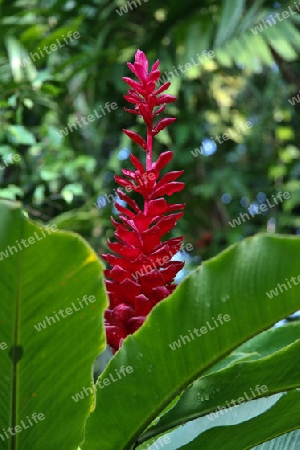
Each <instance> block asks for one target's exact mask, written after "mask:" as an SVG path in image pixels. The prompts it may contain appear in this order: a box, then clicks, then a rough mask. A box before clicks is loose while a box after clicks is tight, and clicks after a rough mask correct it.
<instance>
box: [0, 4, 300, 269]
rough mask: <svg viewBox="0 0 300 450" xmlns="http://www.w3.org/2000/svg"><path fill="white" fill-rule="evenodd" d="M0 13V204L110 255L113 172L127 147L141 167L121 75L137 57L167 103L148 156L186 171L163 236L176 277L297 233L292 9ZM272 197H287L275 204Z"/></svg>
mask: <svg viewBox="0 0 300 450" xmlns="http://www.w3.org/2000/svg"><path fill="white" fill-rule="evenodd" d="M0 11H1V32H0V40H1V47H0V49H1V53H0V60H1V64H0V83H1V93H0V120H1V127H0V167H1V169H0V197H1V198H8V199H16V200H19V201H21V202H22V203H23V205H24V208H25V210H26V212H27V214H28V216H29V217H31V218H32V219H34V220H35V221H38V222H40V223H45V222H47V223H49V222H50V223H53V224H56V225H57V226H58V227H59V228H64V229H67V230H72V231H75V232H78V233H80V234H81V235H82V236H84V237H85V238H86V239H87V240H88V241H89V242H90V244H91V245H92V246H93V248H94V249H95V250H96V252H97V253H98V254H99V253H101V252H105V251H106V250H107V248H106V239H107V238H108V237H110V238H111V237H112V235H113V226H112V224H111V222H110V216H111V215H112V214H114V215H116V211H115V209H114V207H113V201H112V196H115V189H116V187H117V185H116V184H115V182H114V174H121V168H122V167H125V168H132V167H131V164H130V161H129V159H128V158H129V154H130V152H131V151H133V153H135V154H136V155H138V156H140V157H141V158H144V155H143V154H142V151H141V150H140V149H139V148H138V147H137V146H136V145H132V142H131V141H130V140H129V139H128V138H127V137H126V136H125V135H123V133H122V128H129V129H132V130H135V131H138V132H141V133H142V134H144V128H143V126H142V123H141V122H139V121H136V116H133V115H131V114H128V113H126V112H125V111H124V109H123V108H124V106H128V104H127V102H126V101H125V100H124V99H123V95H124V94H126V92H127V86H126V84H125V83H124V82H123V81H122V79H121V77H122V76H130V72H129V69H128V68H127V65H126V62H127V61H133V58H134V54H135V52H136V50H137V49H138V48H140V49H141V50H143V51H144V52H145V53H146V54H147V57H148V59H149V60H150V61H151V63H154V62H155V61H156V60H157V59H160V61H161V66H160V68H161V71H162V76H163V77H165V78H164V81H168V80H170V81H171V82H172V86H171V88H170V89H169V91H168V93H170V94H173V95H176V96H177V101H176V103H173V104H171V105H168V107H167V110H166V116H168V117H169V116H176V117H177V121H176V122H175V123H174V124H173V125H172V126H170V127H168V129H166V130H164V131H163V132H162V133H160V134H159V135H158V137H157V139H156V144H155V147H154V149H155V156H156V157H157V155H158V154H159V153H160V152H162V151H166V150H168V149H171V150H173V151H174V158H173V161H172V163H171V165H170V166H169V168H168V169H169V170H170V169H173V170H181V169H184V170H185V173H184V175H183V176H182V177H181V181H184V182H185V183H186V188H185V189H184V191H183V192H182V193H180V194H176V195H175V196H174V197H173V200H174V202H183V203H186V210H185V216H184V217H183V218H182V219H181V220H180V222H179V223H178V224H177V227H176V230H175V232H174V236H179V235H184V243H185V245H188V244H190V246H189V247H188V249H191V246H192V250H188V251H186V252H185V253H183V254H182V255H181V257H183V258H184V259H186V261H187V264H186V267H185V272H184V274H186V273H188V272H189V271H190V270H192V269H193V268H194V267H196V266H197V265H198V264H199V263H201V261H203V260H205V259H207V258H210V257H212V256H214V255H216V254H217V253H219V252H220V251H221V250H223V249H224V248H226V247H228V246H229V245H231V244H233V243H235V242H237V241H240V240H241V239H243V238H245V237H247V236H250V235H253V234H254V233H257V232H268V233H287V234H292V235H296V234H299V233H300V215H299V213H300V162H299V155H300V151H299V137H300V126H299V118H300V95H299V92H300V63H299V51H300V2H298V1H296V2H295V1H292V2H277V1H275V2H274V1H268V0H251V1H246V0H238V1H236V2H234V1H232V0H223V1H216V0H202V1H196V0H185V1H183V2H181V1H174V0H172V1H171V0H167V1H164V2H161V1H157V0H148V1H146V0H135V1H125V0H107V1H106V0H105V1H104V0H86V1H84V0H44V1H38V0H17V1H14V0H2V1H1V0H0ZM298 95H299V98H298ZM105 105H106V106H105ZM113 105H117V107H116V106H113ZM100 115H101V117H98V116H100ZM92 117H93V119H92ZM197 149H198V150H197ZM278 192H289V194H290V196H289V198H287V199H283V201H278V202H277V204H276V203H274V198H275V199H276V198H277V194H278ZM106 195H107V197H105V196H106ZM267 200H268V201H269V203H268V202H267ZM263 203H264V204H266V205H267V207H266V208H264V209H265V210H264V212H262V213H261V214H253V215H250V213H249V208H250V211H254V212H255V208H257V207H258V206H259V205H261V204H263ZM253 208H254V209H253ZM244 213H247V214H248V216H249V219H247V217H246V216H243V217H244V219H241V216H240V214H244ZM238 218H240V219H239V223H237V222H233V219H238ZM230 222H231V224H230Z"/></svg>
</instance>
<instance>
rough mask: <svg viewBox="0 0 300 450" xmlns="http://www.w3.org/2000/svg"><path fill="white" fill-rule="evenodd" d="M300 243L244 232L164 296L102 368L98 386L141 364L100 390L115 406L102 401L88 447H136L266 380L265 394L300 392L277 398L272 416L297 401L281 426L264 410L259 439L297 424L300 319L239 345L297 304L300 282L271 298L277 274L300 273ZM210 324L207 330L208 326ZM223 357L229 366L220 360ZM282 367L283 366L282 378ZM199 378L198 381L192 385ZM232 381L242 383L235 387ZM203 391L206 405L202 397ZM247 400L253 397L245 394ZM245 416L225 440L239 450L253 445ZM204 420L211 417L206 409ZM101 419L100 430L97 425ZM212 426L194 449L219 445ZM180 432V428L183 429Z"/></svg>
mask: <svg viewBox="0 0 300 450" xmlns="http://www.w3.org/2000/svg"><path fill="white" fill-rule="evenodd" d="M299 245H300V242H299V240H298V239H297V238H284V237H270V236H256V237H254V238H251V239H249V240H245V241H243V242H242V243H241V244H239V245H237V246H234V247H232V248H230V249H228V250H227V251H226V252H223V253H222V254H220V255H219V256H218V257H215V258H213V259H212V260H210V261H209V262H206V263H204V264H203V265H202V266H201V267H200V268H199V269H197V270H196V271H195V272H194V273H193V274H192V275H190V276H189V277H187V278H186V279H185V280H184V281H183V282H182V283H181V284H180V286H179V287H178V288H177V290H176V291H175V292H174V294H173V295H171V296H170V297H169V298H168V299H167V300H165V301H164V302H162V303H160V304H158V305H157V306H156V307H155V308H154V310H153V311H152V313H151V314H150V316H149V318H148V319H147V321H146V322H145V324H144V325H143V327H142V328H141V329H140V330H139V331H138V332H136V333H135V335H134V336H133V337H132V336H129V337H128V338H127V339H126V341H125V342H124V344H123V346H122V348H121V349H120V351H119V352H118V353H117V354H116V355H115V357H114V358H113V359H112V360H111V361H110V363H109V365H108V366H107V368H106V369H105V371H104V372H103V374H102V375H101V377H100V379H99V381H98V384H99V383H100V385H99V386H101V382H103V380H104V379H105V378H107V377H109V376H110V374H114V373H115V372H118V371H119V370H120V368H121V367H122V366H125V367H127V366H131V367H132V368H133V372H132V373H131V374H129V375H127V376H126V379H125V378H124V380H122V382H118V383H117V382H116V383H113V384H110V385H109V386H107V387H105V388H102V387H100V388H99V389H98V390H97V405H106V404H108V403H109V402H111V401H113V405H114V414H113V415H110V414H107V411H106V409H105V408H104V409H103V408H101V406H100V408H96V410H95V412H94V413H93V414H92V415H91V416H90V418H89V420H88V421H87V428H86V442H85V443H84V445H83V446H82V448H83V450H85V449H87V450H94V449H97V448H99V446H100V447H101V448H102V449H107V450H109V449H113V448H123V449H124V450H125V449H131V448H132V445H133V444H134V442H135V441H136V440H138V442H143V441H144V440H146V439H148V438H149V437H153V436H156V435H158V434H159V433H161V432H162V431H164V432H166V431H168V430H169V429H172V428H174V426H177V425H179V424H181V423H185V422H186V421H189V420H191V419H193V418H195V417H199V416H202V415H204V414H205V415H206V414H208V413H210V412H212V411H214V410H215V409H216V408H217V406H218V405H220V406H223V405H224V406H225V407H226V406H227V405H226V400H228V401H230V399H232V398H233V399H238V398H239V397H241V396H244V394H243V392H245V391H246V392H248V393H249V392H250V389H251V388H253V389H254V388H255V386H256V385H257V384H260V385H266V386H267V389H269V392H268V393H267V395H272V394H276V393H278V392H284V391H286V390H292V392H291V394H289V395H288V396H286V397H282V400H280V401H279V402H278V406H277V404H276V406H274V408H275V410H274V413H273V412H271V413H270V414H271V418H272V417H273V416H274V414H275V412H276V411H277V408H278V409H279V411H288V407H287V405H288V404H289V402H291V401H292V402H295V409H293V410H292V411H291V412H290V413H287V415H286V422H285V421H282V423H281V421H279V424H278V427H274V429H273V430H268V428H267V427H266V423H267V422H268V420H270V419H269V416H268V415H267V416H266V418H265V416H264V411H261V418H257V419H256V420H255V426H256V427H257V426H258V427H259V429H261V430H262V434H261V435H260V433H259V432H258V433H256V434H255V433H254V435H255V436H254V437H253V439H254V440H252V441H251V444H252V446H254V445H257V444H259V443H261V442H263V441H264V440H266V439H271V438H273V437H275V436H277V435H278V434H283V433H286V432H288V431H291V430H293V429H295V428H298V427H299V426H300V422H299V414H298V409H299V399H298V397H299V393H298V392H297V391H295V390H294V389H295V388H299V387H300V377H299V362H298V360H297V357H296V355H297V354H298V353H299V344H300V343H299V339H298V337H299V325H297V324H296V325H288V326H287V328H286V329H284V330H283V331H282V330H276V331H269V332H266V333H264V334H263V335H261V336H258V337H257V338H255V339H253V340H252V341H250V342H249V343H247V344H244V345H243V346H242V347H239V346H240V345H241V344H242V343H243V342H245V341H247V340H249V339H250V338H251V337H252V336H254V335H256V334H258V333H260V332H262V331H263V330H265V329H267V328H269V327H271V326H272V325H273V324H274V323H275V322H277V321H278V320H279V319H280V318H283V317H285V316H287V315H289V314H291V313H293V312H295V311H296V310H297V308H299V286H298V287H297V286H296V287H292V288H291V289H289V290H288V291H284V292H283V293H281V294H280V295H279V296H274V297H273V298H272V299H270V298H268V296H267V295H266V292H269V291H270V290H271V289H272V288H273V287H274V286H275V283H276V281H277V280H285V278H287V277H288V278H290V277H291V276H298V274H299V272H300V265H299V261H298V257H297V248H298V247H299ZM263 255H265V256H263ZM266 255H267V256H266ZM282 258H284V260H285V261H286V264H285V265H284V266H283V265H282V264H281V259H282ZM216 280H217V282H216ZM226 315H227V319H228V317H229V320H227V322H226V318H225V316H226ZM218 316H221V317H223V318H224V320H223V323H222V324H221V323H220V322H216V321H214V318H217V317H218ZM202 326H204V327H206V330H203V331H202V330H201V327H202ZM289 327H290V328H289ZM195 328H196V329H197V330H198V332H199V329H200V336H198V335H195V332H194V329H195ZM193 333H194V334H193ZM191 334H192V336H191ZM271 339H272V344H271V345H270V341H271ZM236 348H238V349H237V350H236V353H234V354H233V355H232V356H231V357H230V360H229V362H228V361H227V362H226V359H225V362H223V361H222V360H223V358H224V357H226V355H227V354H228V353H230V352H232V351H233V350H234V349H236ZM258 351H259V352H260V354H261V357H256V358H255V357H254V355H252V354H253V353H256V352H258ZM240 353H242V359H241V362H240V360H239V359H237V360H235V361H234V364H233V359H232V358H233V357H234V356H235V355H236V354H240ZM260 354H259V355H258V356H260ZM251 359H252V360H253V361H251ZM219 361H221V365H222V366H223V367H224V368H222V367H221V368H220V366H219V367H218V366H217V367H215V368H214V367H212V366H214V365H215V364H216V363H218V362H219ZM281 363H282V365H281ZM210 367H212V369H211V370H210V371H209V374H208V375H207V374H206V373H207V371H208V369H210ZM274 367H276V370H277V374H276V376H275V377H274V373H273V368H274ZM199 377H201V378H199ZM196 379H198V382H196V383H195V384H194V385H193V386H191V383H192V382H193V381H194V380H196ZM233 380H236V381H235V383H234V384H233V385H232V384H231V383H232V381H233ZM258 380H260V381H258ZM137 387H138V389H137ZM184 389H187V391H185V392H184V394H183V396H182V397H181V399H180V400H179V402H178V403H177V404H176V405H175V406H173V409H171V410H170V411H169V412H167V414H166V415H165V416H162V418H161V420H160V421H159V422H158V424H156V425H154V426H153V427H152V428H150V429H149V428H148V427H149V425H151V422H152V421H153V420H154V419H155V418H156V417H157V416H158V415H159V414H160V413H161V411H162V410H163V409H164V408H165V407H167V405H168V404H169V403H170V402H171V401H173V400H174V399H176V397H177V395H178V394H180V393H181V392H182V391H183V390H184ZM199 389H201V393H200V392H199ZM262 395H263V394H262ZM259 396H260V395H257V397H259ZM203 398H204V400H205V405H204V404H203V403H201V402H202V401H203ZM253 398H254V397H253V395H252V396H251V399H253ZM271 398H272V397H271ZM248 400H249V398H248V399H247V398H246V400H245V401H248ZM252 403H253V402H252ZM262 404H264V401H262ZM251 407H253V406H251V405H250V406H249V408H251ZM169 408H170V407H168V409H169ZM239 408H243V406H239ZM129 411H130V414H129V413H128V412H129ZM242 417H243V416H242ZM246 417H247V415H246V416H245V417H244V419H243V426H241V431H239V430H237V432H236V434H235V431H234V430H235V428H234V427H232V428H230V427H228V433H227V431H226V433H227V434H228V435H230V433H231V436H233V437H232V438H231V439H229V438H228V437H226V439H225V440H226V441H228V445H232V446H233V448H239V449H244V448H245V449H246V448H249V447H247V445H248V441H247V440H245V441H242V442H241V437H240V435H241V434H245V427H247V422H246V423H244V421H246V420H247V419H246ZM287 419H289V420H287ZM205 420H206V422H207V417H206V419H205ZM114 423H118V432H115V433H111V429H112V427H113V426H114ZM100 424H101V435H99V433H98V429H99V425H100ZM161 424H162V427H160V425H161ZM191 426H192V425H191ZM288 426H289V427H290V428H288ZM146 429H147V431H146V433H145V435H143V433H144V432H145V430H146ZM204 429H205V427H204V428H203V429H202V428H201V427H200V428H199V429H198V428H197V430H198V431H197V433H196V434H195V435H194V434H193V436H194V437H195V438H196V436H198V435H199V438H198V437H197V439H196V440H195V442H193V446H191V447H187V448H199V447H197V445H198V443H199V442H200V443H201V444H202V445H204V448H213V447H209V445H211V446H212V445H213V443H215V442H216V439H217V436H218V433H219V431H218V428H216V431H215V432H214V433H213V431H212V430H211V431H210V433H209V436H208V438H206V436H205V435H204V437H202V432H203V431H204ZM175 433H176V432H175ZM178 433H179V435H180V434H181V432H180V431H178ZM178 433H176V436H177V437H178ZM272 433H273V434H272ZM183 434H184V433H183ZM250 434H251V433H250ZM247 436H248V438H249V435H248V434H247ZM266 436H267V437H266ZM183 439H185V438H183ZM245 439H246V438H245ZM255 439H256V440H255ZM260 439H261V440H260ZM171 441H173V438H172V433H171ZM174 442H176V444H175V446H174V447H172V446H171V448H185V447H182V444H183V442H181V441H180V443H181V445H179V444H178V443H177V440H176V439H175V438H174ZM234 442H237V443H239V442H240V444H237V445H239V446H238V447H234V444H233V443H234ZM249 442H250V441H249ZM209 443H210V444H209ZM220 443H221V439H220ZM220 445H221V444H220ZM142 448H143V447H142ZM228 448H230V447H228Z"/></svg>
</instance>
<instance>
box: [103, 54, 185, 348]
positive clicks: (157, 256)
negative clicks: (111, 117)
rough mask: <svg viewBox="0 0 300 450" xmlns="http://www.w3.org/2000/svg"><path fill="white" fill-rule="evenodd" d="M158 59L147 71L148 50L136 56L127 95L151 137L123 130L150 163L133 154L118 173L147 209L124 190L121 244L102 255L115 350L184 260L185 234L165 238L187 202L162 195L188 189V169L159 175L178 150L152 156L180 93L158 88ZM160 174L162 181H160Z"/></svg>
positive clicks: (165, 292)
mask: <svg viewBox="0 0 300 450" xmlns="http://www.w3.org/2000/svg"><path fill="white" fill-rule="evenodd" d="M158 66H159V61H157V62H156V63H155V64H154V65H153V66H152V68H151V70H150V72H149V73H148V61H147V58H146V56H145V54H144V53H143V52H141V51H140V50H138V51H137V52H136V54H135V62H134V64H131V63H128V67H129V68H130V70H131V71H132V72H133V73H134V75H135V76H136V77H137V78H138V80H139V81H138V82H137V81H135V80H132V79H131V78H128V77H124V78H123V80H124V81H125V83H127V84H128V85H129V87H130V89H129V91H128V95H124V98H125V99H126V100H127V101H129V102H130V103H133V104H134V105H135V106H134V108H135V109H126V111H128V112H130V113H133V114H138V115H141V116H142V118H143V120H144V122H145V124H146V126H147V137H146V140H145V139H144V138H143V137H142V136H140V135H139V134H137V133H135V132H133V131H130V130H123V131H124V133H125V134H126V135H127V136H128V137H129V138H130V139H132V141H133V142H135V143H136V144H137V145H139V146H140V147H141V148H142V149H143V150H144V151H145V152H146V164H145V166H144V164H143V163H142V162H141V161H140V160H139V159H138V158H137V157H136V156H134V155H131V156H130V161H131V163H132V165H133V166H134V168H135V170H127V169H123V175H124V177H120V176H115V180H116V182H117V183H118V184H119V185H120V186H123V187H124V188H125V189H126V191H128V190H133V191H135V192H137V193H138V194H140V195H141V196H142V198H143V207H142V208H140V207H139V206H138V204H137V203H136V202H135V201H134V200H132V199H131V198H130V197H129V196H128V195H127V194H125V193H124V192H123V191H122V190H121V189H120V188H119V189H118V190H117V192H118V195H119V197H120V198H121V199H122V200H123V201H125V202H126V207H124V206H121V205H120V204H119V203H116V205H115V207H116V209H117V210H118V211H119V213H120V215H119V219H120V223H119V222H117V221H115V220H114V219H113V218H112V222H113V225H114V226H115V228H116V230H115V237H116V242H114V243H111V242H110V241H108V246H109V248H110V249H111V250H112V252H113V253H112V254H106V255H102V257H103V259H105V261H107V262H108V263H109V264H110V266H111V269H109V270H106V271H105V276H106V278H107V280H106V287H107V291H108V295H109V308H108V309H107V310H106V312H105V328H106V336H107V342H108V344H109V346H110V347H111V349H112V351H113V352H115V351H116V350H118V349H119V348H120V346H121V345H122V342H123V340H124V339H125V338H126V337H127V336H128V335H129V334H132V333H134V332H135V331H136V330H137V329H138V328H139V327H140V326H141V325H142V324H143V322H144V320H145V319H146V317H147V315H148V314H149V312H150V311H151V309H152V308H153V307H154V306H155V305H156V304H157V303H158V302H160V301H161V300H163V299H164V298H166V297H168V296H169V295H170V294H171V292H173V290H174V289H175V287H176V285H175V284H174V278H175V276H176V274H177V273H178V271H179V270H181V269H182V267H183V265H184V263H182V262H179V261H171V258H172V257H173V256H174V255H175V254H176V253H177V252H178V250H179V249H180V246H181V243H182V240H183V237H178V238H172V239H168V240H166V241H162V238H163V236H164V235H165V234H166V233H169V232H170V231H171V230H172V229H173V228H174V226H175V225H176V222H177V221H178V220H179V219H180V218H181V217H182V215H183V212H182V210H183V209H184V205H183V204H169V203H167V201H166V200H165V198H163V197H164V196H171V195H172V194H174V193H175V192H179V191H181V190H182V189H183V187H184V183H181V182H178V181H176V180H177V179H178V178H179V177H180V175H182V173H183V171H182V170H181V171H176V172H169V173H166V174H165V175H163V176H162V177H161V178H160V172H161V170H162V169H163V168H164V167H165V166H166V165H167V164H168V163H169V162H170V160H171V159H172V155H173V153H172V152H171V151H167V152H164V153H162V154H161V155H160V156H159V158H158V159H157V161H156V162H153V160H152V139H153V136H155V135H157V134H158V133H159V132H160V131H161V130H163V129H164V128H165V127H167V126H168V125H170V124H171V123H172V122H174V120H175V118H164V119H161V120H159V121H158V122H157V123H156V124H154V118H155V117H156V116H157V115H158V114H160V113H161V112H162V111H163V110H164V109H165V104H166V103H171V102H173V101H175V97H173V96H172V95H168V94H162V95H160V94H161V93H162V92H164V91H165V90H167V89H168V87H169V86H170V82H168V83H165V84H163V85H162V86H160V87H159V88H158V89H156V84H157V81H158V80H159V78H160V71H159V70H158ZM159 178H160V180H159Z"/></svg>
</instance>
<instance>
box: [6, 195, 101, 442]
mask: <svg viewBox="0 0 300 450" xmlns="http://www.w3.org/2000/svg"><path fill="white" fill-rule="evenodd" d="M0 217H1V223H0V248H1V252H0V267H1V270H0V286H1V316H0V322H1V329H0V343H3V342H4V343H5V344H6V345H5V346H6V348H5V349H4V350H3V349H1V350H0V367H1V377H0V424H1V427H0V429H1V431H0V435H2V438H1V436H0V448H1V450H2V449H3V450H4V449H8V448H14V449H24V448H30V449H33V450H34V449H36V450H37V449H41V448H43V449H45V450H46V449H53V448H54V447H55V448H63V447H65V445H67V448H69V449H71V448H73V449H75V448H77V446H78V443H79V442H80V441H81V440H82V439H83V428H84V423H85V419H86V417H87V416H88V414H89V412H90V410H91V408H92V407H93V401H94V399H93V396H92V395H91V396H90V397H85V398H84V399H83V400H81V401H80V402H79V403H75V402H74V400H73V399H72V395H75V394H76V393H77V392H78V391H81V389H82V387H83V386H92V385H91V383H92V382H93V379H92V373H91V366H92V364H93V362H94V360H95V358H96V356H97V355H98V354H99V353H100V352H101V351H102V350H103V348H104V340H105V338H104V331H103V321H102V315H103V310H104V308H105V307H106V294H105V290H104V286H103V284H102V281H101V278H100V277H99V275H100V274H101V272H102V266H101V265H100V263H99V261H98V258H97V256H96V255H95V253H94V252H93V250H92V249H91V248H90V247H89V246H88V245H87V244H85V243H84V242H83V240H82V239H81V238H80V237H79V236H76V235H72V234H70V233H67V232H62V231H55V228H52V229H51V228H50V227H48V228H45V227H40V226H38V225H36V224H35V223H33V222H31V221H29V220H28V219H26V218H25V217H24V214H23V213H22V211H21V210H20V207H19V205H17V204H16V203H11V202H1V203H0ZM2 250H4V252H3V251H2ZM62 256H63V257H62ZM85 295H87V296H88V297H87V298H88V299H90V296H93V298H91V300H92V302H91V303H90V302H89V301H88V302H87V304H86V302H84V301H83V300H82V299H83V297H84V296H85ZM78 299H79V301H78ZM80 302H81V303H80ZM74 305H75V306H74ZM66 310H68V311H67V312H64V311H66ZM70 310H71V311H70ZM59 311H63V313H59ZM46 317H48V318H49V321H48V319H46ZM41 322H42V323H44V326H39V325H40V323H41ZM83 337H84V339H83ZM3 347H4V345H3ZM33 413H37V414H42V415H43V416H44V418H41V420H38V421H37V422H36V423H35V422H34V420H32V414H33ZM28 417H29V419H31V424H32V425H31V424H30V422H29V421H28V420H27V419H28ZM22 421H23V423H24V424H25V425H24V426H23V427H22ZM15 426H19V427H20V426H21V430H20V429H19V430H17V431H18V433H15V436H11V435H10V434H9V431H8V430H7V429H8V427H12V428H14V427H15ZM24 427H25V428H24ZM26 428H29V430H27V429H26ZM3 430H4V431H6V432H7V436H6V435H5V433H4V432H3ZM3 439H4V441H3Z"/></svg>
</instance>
